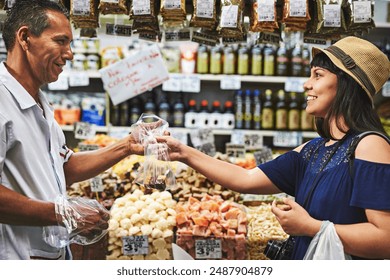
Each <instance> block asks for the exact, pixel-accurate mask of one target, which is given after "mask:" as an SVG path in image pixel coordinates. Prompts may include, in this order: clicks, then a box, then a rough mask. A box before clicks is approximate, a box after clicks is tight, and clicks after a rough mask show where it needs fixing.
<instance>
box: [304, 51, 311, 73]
mask: <svg viewBox="0 0 390 280" xmlns="http://www.w3.org/2000/svg"><path fill="white" fill-rule="evenodd" d="M302 68H303V69H302V76H303V77H310V70H311V67H310V49H309V46H308V45H307V44H303V49H302Z"/></svg>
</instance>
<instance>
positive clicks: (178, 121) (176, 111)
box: [172, 94, 185, 127]
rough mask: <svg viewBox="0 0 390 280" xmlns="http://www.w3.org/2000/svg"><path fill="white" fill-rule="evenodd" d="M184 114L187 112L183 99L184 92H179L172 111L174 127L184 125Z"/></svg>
mask: <svg viewBox="0 0 390 280" xmlns="http://www.w3.org/2000/svg"><path fill="white" fill-rule="evenodd" d="M184 114H185V104H184V101H183V96H182V94H179V95H178V97H177V99H176V101H175V103H174V104H173V112H172V119H173V120H172V126H173V127H184Z"/></svg>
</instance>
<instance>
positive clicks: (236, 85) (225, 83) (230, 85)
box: [221, 75, 241, 89]
mask: <svg viewBox="0 0 390 280" xmlns="http://www.w3.org/2000/svg"><path fill="white" fill-rule="evenodd" d="M221 89H241V77H240V76H238V75H224V76H222V78H221Z"/></svg>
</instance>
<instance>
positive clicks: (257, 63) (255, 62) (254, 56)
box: [250, 44, 263, 75]
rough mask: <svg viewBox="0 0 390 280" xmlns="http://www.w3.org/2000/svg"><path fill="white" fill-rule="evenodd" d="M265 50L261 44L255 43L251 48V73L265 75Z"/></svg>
mask: <svg viewBox="0 0 390 280" xmlns="http://www.w3.org/2000/svg"><path fill="white" fill-rule="evenodd" d="M262 52H263V50H262V47H261V45H258V44H257V45H254V46H253V47H252V50H251V63H250V65H251V74H252V75H263V54H262Z"/></svg>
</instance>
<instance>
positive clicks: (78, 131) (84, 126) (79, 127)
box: [74, 122, 96, 139]
mask: <svg viewBox="0 0 390 280" xmlns="http://www.w3.org/2000/svg"><path fill="white" fill-rule="evenodd" d="M95 135H96V129H95V126H94V125H91V124H90V123H86V122H76V123H75V128H74V138H75V139H90V138H93V137H94V136H95Z"/></svg>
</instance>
